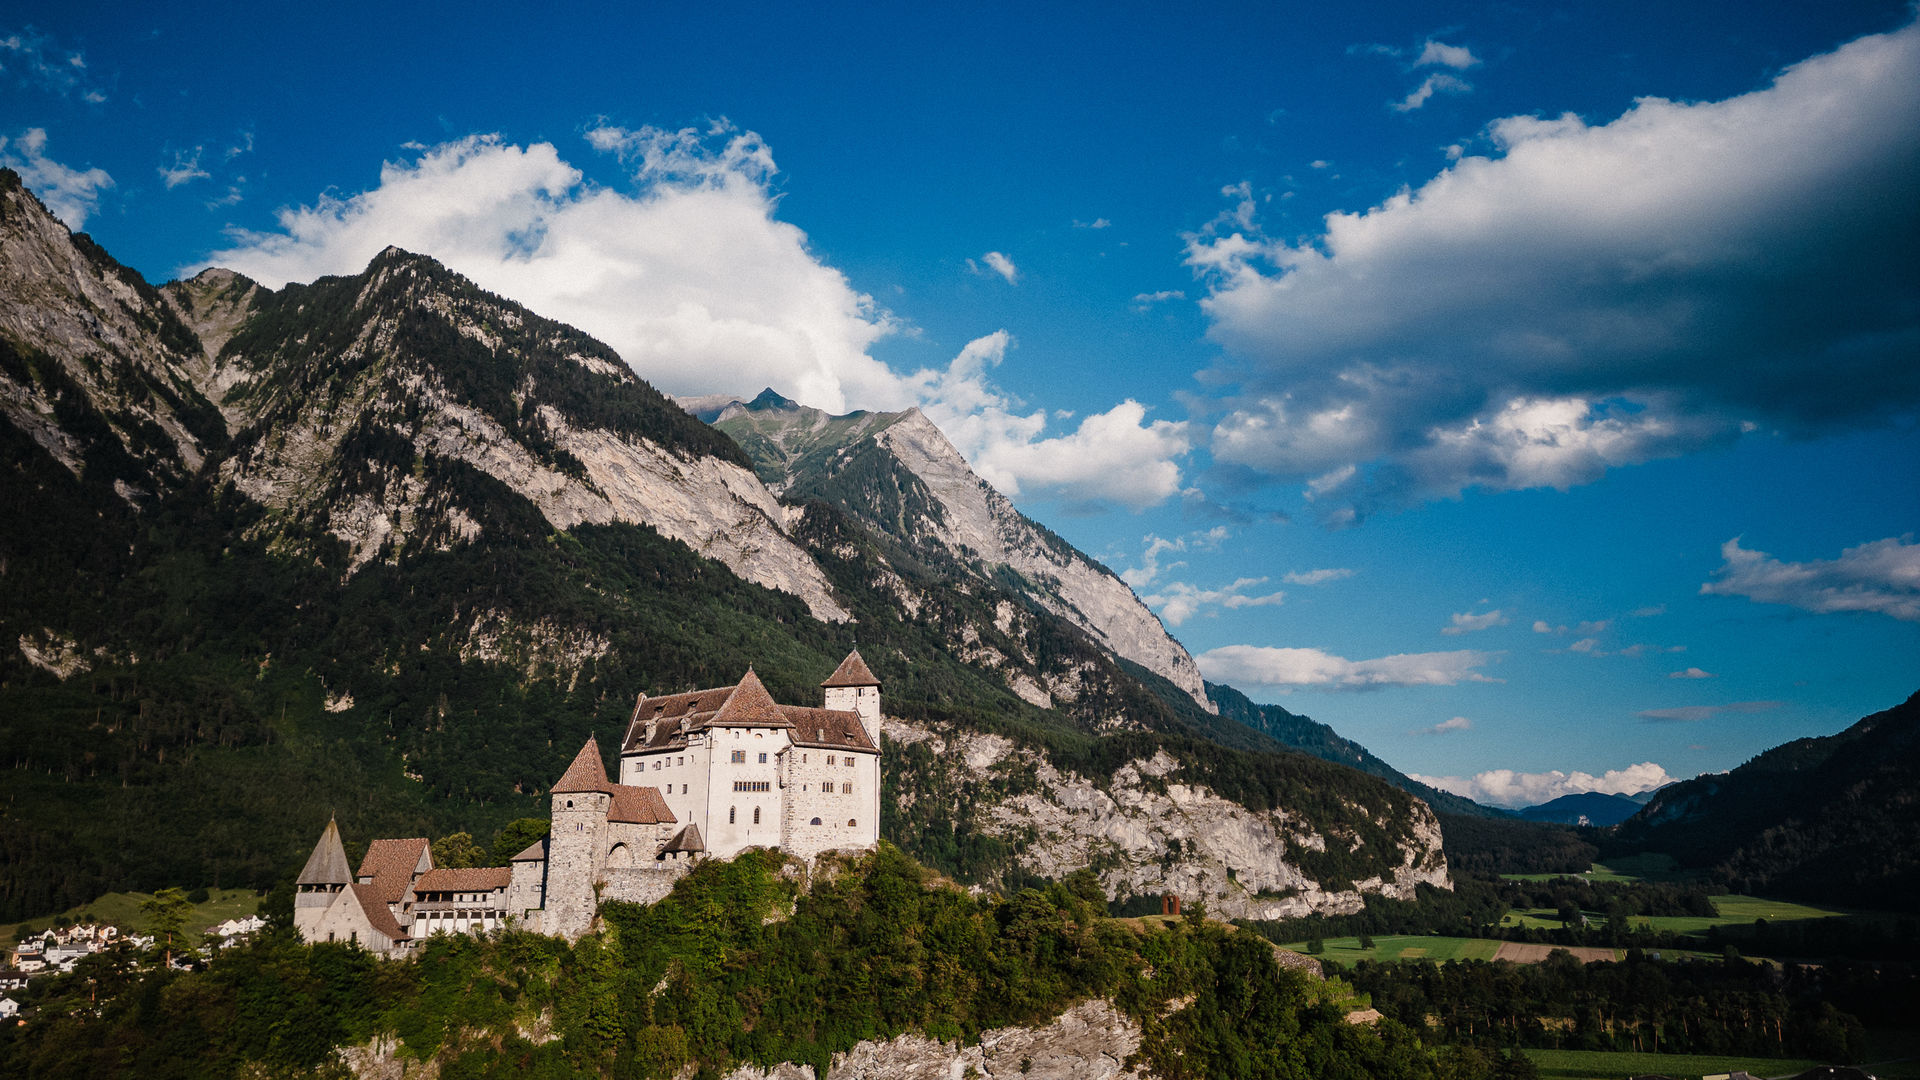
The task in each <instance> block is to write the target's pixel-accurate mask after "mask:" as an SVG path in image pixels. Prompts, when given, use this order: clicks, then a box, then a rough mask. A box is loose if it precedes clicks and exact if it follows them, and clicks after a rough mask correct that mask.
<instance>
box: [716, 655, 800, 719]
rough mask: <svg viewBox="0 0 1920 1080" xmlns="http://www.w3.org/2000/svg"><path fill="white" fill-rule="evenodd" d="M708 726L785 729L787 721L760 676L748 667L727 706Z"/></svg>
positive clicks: (717, 713)
mask: <svg viewBox="0 0 1920 1080" xmlns="http://www.w3.org/2000/svg"><path fill="white" fill-rule="evenodd" d="M707 724H708V726H710V727H786V726H787V718H786V717H784V716H782V715H780V706H779V705H776V704H774V700H773V695H772V694H769V693H767V687H766V684H765V683H762V682H761V681H760V676H758V675H755V674H754V673H753V669H751V668H749V669H747V673H746V675H745V676H743V677H742V678H741V680H740V685H739V686H736V687H734V688H733V693H731V694H728V695H727V700H726V703H725V704H723V705H721V706H720V709H719V711H718V712H715V713H714V714H713V719H711V720H709V721H707Z"/></svg>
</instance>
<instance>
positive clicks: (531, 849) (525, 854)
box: [507, 836, 547, 862]
mask: <svg viewBox="0 0 1920 1080" xmlns="http://www.w3.org/2000/svg"><path fill="white" fill-rule="evenodd" d="M507 861H508V862H546V861H547V838H546V837H544V836H543V837H541V838H540V839H538V840H535V841H534V842H533V843H531V844H528V845H527V846H526V847H525V848H524V849H522V850H521V852H520V854H518V855H515V856H514V857H513V858H511V859H508V860H507Z"/></svg>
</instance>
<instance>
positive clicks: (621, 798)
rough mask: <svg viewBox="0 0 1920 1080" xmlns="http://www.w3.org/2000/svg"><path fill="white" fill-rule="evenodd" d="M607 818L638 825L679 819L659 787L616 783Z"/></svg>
mask: <svg viewBox="0 0 1920 1080" xmlns="http://www.w3.org/2000/svg"><path fill="white" fill-rule="evenodd" d="M607 820H608V821H624V822H629V823H631V824H636V825H658V824H660V823H662V822H671V821H677V820H679V819H678V818H675V817H674V816H673V811H672V810H669V809H667V800H665V799H663V798H661V797H660V789H659V788H657V787H635V786H633V785H630V784H615V785H613V806H612V808H611V809H609V810H608V811H607Z"/></svg>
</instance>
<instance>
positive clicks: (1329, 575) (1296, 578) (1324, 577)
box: [1280, 567, 1353, 585]
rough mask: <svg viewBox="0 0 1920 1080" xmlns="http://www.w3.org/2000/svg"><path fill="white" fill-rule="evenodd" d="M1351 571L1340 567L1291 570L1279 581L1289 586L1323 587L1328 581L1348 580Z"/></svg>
mask: <svg viewBox="0 0 1920 1080" xmlns="http://www.w3.org/2000/svg"><path fill="white" fill-rule="evenodd" d="M1352 576H1353V571H1351V570H1348V569H1345V568H1341V567H1328V568H1326V569H1324V570H1293V571H1289V572H1288V573H1287V576H1286V577H1283V578H1281V579H1280V580H1281V581H1284V582H1286V583H1287V584H1289V585H1325V584H1326V583H1327V582H1329V581H1339V580H1340V579H1342V578H1350V577H1352Z"/></svg>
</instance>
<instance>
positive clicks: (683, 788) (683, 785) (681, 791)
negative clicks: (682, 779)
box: [680, 784, 687, 795]
mask: <svg viewBox="0 0 1920 1080" xmlns="http://www.w3.org/2000/svg"><path fill="white" fill-rule="evenodd" d="M686 793H687V785H685V784H681V785H680V794H682V795H685V794H686Z"/></svg>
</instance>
